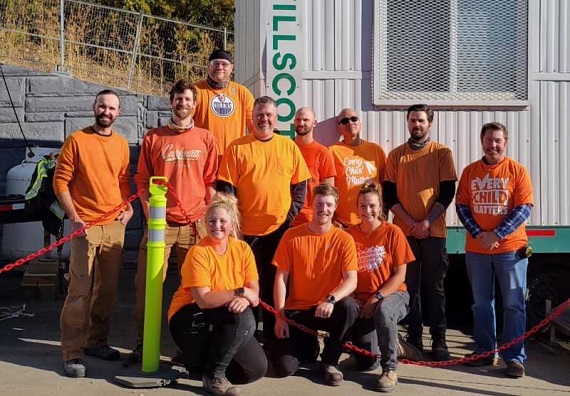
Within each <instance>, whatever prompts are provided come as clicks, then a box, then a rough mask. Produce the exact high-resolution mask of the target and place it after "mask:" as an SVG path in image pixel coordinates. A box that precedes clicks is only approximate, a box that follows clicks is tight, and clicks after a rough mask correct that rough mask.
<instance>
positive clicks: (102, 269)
mask: <svg viewBox="0 0 570 396" xmlns="http://www.w3.org/2000/svg"><path fill="white" fill-rule="evenodd" d="M119 108H120V101H119V96H118V95H117V94H116V93H115V92H113V91H111V90H104V91H101V92H99V93H98V94H97V96H96V97H95V103H94V104H93V112H94V115H95V123H94V124H93V125H91V126H89V127H86V128H83V129H81V130H79V131H76V132H74V133H73V134H71V135H70V136H69V137H68V138H67V139H66V140H65V143H64V144H63V147H62V149H61V153H60V155H59V158H58V162H57V167H56V170H55V174H54V180H53V187H54V190H55V193H56V196H57V199H58V200H59V202H60V203H61V205H62V206H63V208H64V210H65V212H66V214H67V217H68V218H69V220H70V222H71V226H72V231H76V230H79V229H81V228H83V227H84V226H85V225H86V224H87V223H90V222H93V221H95V220H97V219H98V218H100V217H101V216H102V215H104V214H106V213H108V212H111V211H112V210H113V209H114V208H116V207H117V206H118V205H120V204H121V202H123V200H124V199H126V198H128V196H129V195H130V193H131V190H130V185H129V145H128V143H127V140H126V139H125V138H124V137H122V136H120V135H119V134H118V133H117V132H115V131H114V130H113V129H112V125H113V123H114V122H115V120H116V119H117V116H118V115H119ZM132 215H133V209H132V207H131V205H130V204H127V208H126V210H124V211H122V212H121V213H119V214H118V215H115V216H112V217H110V218H108V219H107V220H105V221H102V222H98V223H97V224H96V225H93V226H91V228H89V230H86V231H85V233H84V234H83V235H82V236H80V237H76V238H74V239H73V240H72V241H71V258H70V260H71V262H70V270H69V274H70V277H71V279H70V281H69V289H68V293H67V298H66V299H65V304H64V305H63V310H62V312H61V317H60V326H61V349H62V352H63V361H64V364H63V367H64V371H65V374H66V375H67V376H69V377H76V378H78V377H84V376H85V365H84V364H83V354H84V353H85V354H86V355H91V356H95V357H98V358H100V359H104V360H118V359H119V357H120V355H119V351H117V350H116V349H113V348H111V347H109V345H108V344H107V337H108V334H109V317H110V315H111V311H112V309H113V306H114V305H115V302H116V300H117V293H118V282H119V269H120V268H121V265H122V254H123V242H124V237H125V226H126V224H127V223H128V222H129V220H130V219H131V217H132ZM93 285H95V287H93V288H92V286H93ZM92 289H93V290H92Z"/></svg>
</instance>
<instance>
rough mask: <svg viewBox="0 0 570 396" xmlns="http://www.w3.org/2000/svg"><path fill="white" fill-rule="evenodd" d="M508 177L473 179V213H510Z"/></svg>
mask: <svg viewBox="0 0 570 396" xmlns="http://www.w3.org/2000/svg"><path fill="white" fill-rule="evenodd" d="M509 180H510V179H509V178H508V177H489V175H488V174H487V175H485V177H484V178H483V179H480V178H478V177H476V178H474V179H472V180H471V182H470V185H471V202H473V213H475V214H483V215H493V216H505V215H506V214H507V213H509V197H510V192H509V190H508V185H509Z"/></svg>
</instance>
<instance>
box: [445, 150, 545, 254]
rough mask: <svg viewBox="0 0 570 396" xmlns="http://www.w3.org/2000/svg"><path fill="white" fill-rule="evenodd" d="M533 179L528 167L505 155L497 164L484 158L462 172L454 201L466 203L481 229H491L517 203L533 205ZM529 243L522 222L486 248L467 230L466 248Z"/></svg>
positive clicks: (477, 250)
mask: <svg viewBox="0 0 570 396" xmlns="http://www.w3.org/2000/svg"><path fill="white" fill-rule="evenodd" d="M532 194H533V188H532V181H531V180H530V175H529V173H528V171H527V169H526V168H525V167H524V166H523V165H521V164H519V163H518V162H516V161H514V160H513V159H511V158H509V157H506V158H505V159H504V160H503V161H502V162H500V163H499V164H496V165H487V164H485V163H484V162H483V160H479V161H475V162H473V163H471V164H469V165H468V166H467V167H466V168H465V169H464V170H463V173H462V174H461V179H460V180H459V187H458V188H457V196H456V197H455V203H456V204H458V205H465V206H469V209H471V214H472V215H473V219H474V220H475V222H476V223H477V225H479V227H480V228H481V229H482V230H483V231H493V230H494V229H495V228H497V227H498V226H499V224H501V222H502V221H503V219H504V218H505V217H507V215H508V214H509V213H510V212H511V211H512V210H513V209H514V208H515V207H516V206H519V205H525V204H527V205H534V200H533V196H532ZM527 243H528V237H527V235H526V230H525V225H524V224H523V225H521V226H520V227H519V228H518V229H517V230H516V231H515V232H513V233H512V234H509V235H507V236H506V237H505V238H503V239H502V240H500V241H499V247H498V248H497V249H493V250H487V249H485V248H483V246H481V244H480V243H479V242H478V241H477V239H475V238H473V237H472V236H471V235H470V234H469V233H467V237H466V241H465V251H467V252H473V253H483V254H496V253H506V252H512V251H515V250H518V249H520V248H521V247H523V246H525V245H526V244H527Z"/></svg>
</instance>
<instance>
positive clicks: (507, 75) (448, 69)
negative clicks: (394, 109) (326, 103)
mask: <svg viewBox="0 0 570 396" xmlns="http://www.w3.org/2000/svg"><path fill="white" fill-rule="evenodd" d="M527 2H528V0H501V1H496V0H376V3H375V19H374V24H375V26H374V54H373V59H374V65H373V78H374V91H373V92H374V94H373V95H374V98H373V99H374V103H375V104H377V105H382V104H396V103H398V102H400V103H401V102H402V101H408V100H413V101H422V100H425V101H430V103H432V104H438V103H440V104H444V103H445V104H450V105H453V104H458V105H461V104H472V105H485V104H490V103H491V104H495V103H499V104H500V103H501V102H507V101H510V102H513V101H521V100H525V99H526V98H527V85H528V83H527V65H528V59H527V47H528V43H527V35H528V34H527V20H528V18H527V8H528V6H527Z"/></svg>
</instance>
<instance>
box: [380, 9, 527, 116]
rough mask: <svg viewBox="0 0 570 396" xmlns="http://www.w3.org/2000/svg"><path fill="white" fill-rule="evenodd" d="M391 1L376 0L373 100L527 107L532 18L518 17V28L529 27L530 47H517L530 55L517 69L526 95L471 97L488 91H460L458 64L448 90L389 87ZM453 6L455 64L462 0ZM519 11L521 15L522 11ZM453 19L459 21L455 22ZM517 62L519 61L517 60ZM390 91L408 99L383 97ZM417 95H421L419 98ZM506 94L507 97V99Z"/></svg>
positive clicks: (393, 103) (452, 54)
mask: <svg viewBox="0 0 570 396" xmlns="http://www.w3.org/2000/svg"><path fill="white" fill-rule="evenodd" d="M388 1H394V0H375V1H374V17H373V18H374V19H373V29H372V30H373V39H372V43H373V44H372V45H373V53H372V103H373V105H374V106H377V107H402V106H408V105H410V104H414V103H417V102H418V101H421V102H428V103H429V104H430V106H432V107H435V108H443V107H463V108H488V107H502V108H519V109H524V108H527V107H528V106H529V104H530V101H529V84H530V80H529V66H530V64H529V63H530V59H529V50H530V45H529V44H530V43H529V40H530V37H529V36H530V35H529V34H528V29H529V25H528V24H529V20H528V19H529V18H528V15H527V16H526V18H522V17H519V18H518V19H517V24H519V26H518V27H517V32H519V31H520V28H521V26H520V24H523V25H524V28H525V31H526V49H525V51H521V50H520V47H517V56H518V57H520V56H526V70H524V71H522V72H521V71H520V70H516V71H515V73H516V79H517V85H519V84H522V83H523V81H524V84H526V98H525V99H516V96H517V92H516V91H512V92H494V93H493V95H495V96H496V98H494V99H491V100H485V99H470V97H473V96H474V95H483V94H485V93H487V91H479V92H476V91H469V92H465V93H464V94H461V93H458V92H457V87H458V85H459V84H458V79H459V76H458V73H457V67H450V70H451V71H452V72H451V73H452V74H451V75H450V76H449V87H450V88H449V90H447V91H437V92H436V91H388V34H387V29H388V20H387V18H388ZM449 1H450V8H451V20H450V30H451V29H455V31H454V32H452V33H455V34H451V37H450V40H449V45H450V54H449V57H450V59H449V63H450V64H451V65H457V61H458V53H459V52H458V40H457V37H458V35H457V30H456V29H458V23H457V20H458V13H459V9H458V2H459V1H460V0H449ZM526 3H527V4H522V2H521V1H517V7H525V9H528V1H527V2H526ZM521 14H522V13H521V12H518V13H517V15H521ZM453 20H455V21H456V23H453ZM515 64H516V63H515ZM386 92H391V93H393V94H394V95H399V96H402V97H404V98H405V99H383V98H382V94H383V93H386ZM449 93H455V96H456V98H445V99H430V98H429V96H430V95H433V96H441V95H442V94H444V95H445V94H449ZM415 98H417V99H415ZM503 98H504V99H503Z"/></svg>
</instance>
